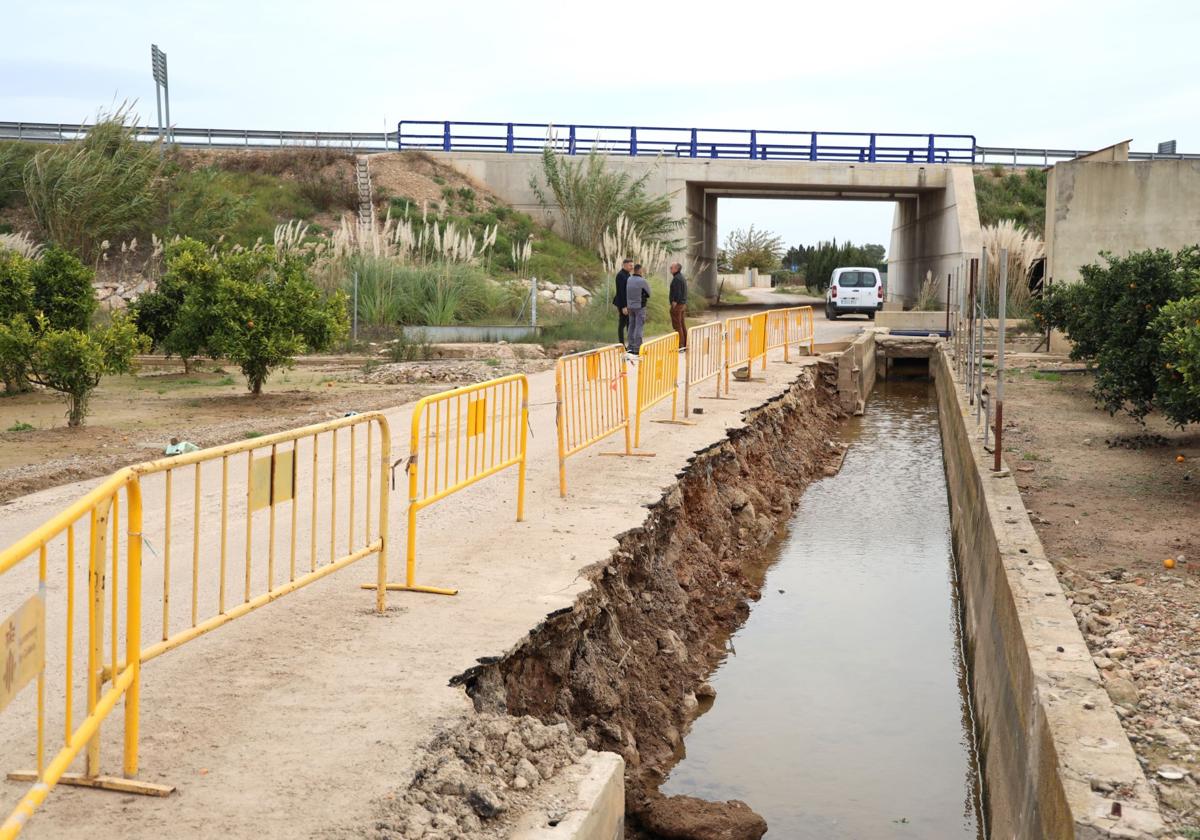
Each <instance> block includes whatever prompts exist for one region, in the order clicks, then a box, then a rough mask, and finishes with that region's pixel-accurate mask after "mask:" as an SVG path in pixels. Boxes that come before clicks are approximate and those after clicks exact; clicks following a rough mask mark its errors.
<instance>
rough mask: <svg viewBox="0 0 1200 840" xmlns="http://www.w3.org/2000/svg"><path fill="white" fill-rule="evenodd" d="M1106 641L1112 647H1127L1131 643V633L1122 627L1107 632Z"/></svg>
mask: <svg viewBox="0 0 1200 840" xmlns="http://www.w3.org/2000/svg"><path fill="white" fill-rule="evenodd" d="M1108 642H1109V644H1110V645H1112V646H1113V647H1123V648H1128V647H1129V646H1130V645H1131V644H1133V634H1132V633H1130V632H1129V631H1128V630H1126V629H1124V628H1122V629H1120V630H1114V631H1113V632H1111V633H1109V634H1108Z"/></svg>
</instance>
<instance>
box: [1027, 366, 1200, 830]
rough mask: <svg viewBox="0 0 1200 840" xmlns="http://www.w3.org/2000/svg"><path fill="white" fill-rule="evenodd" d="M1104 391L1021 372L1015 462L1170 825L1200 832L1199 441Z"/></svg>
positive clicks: (1077, 378)
mask: <svg viewBox="0 0 1200 840" xmlns="http://www.w3.org/2000/svg"><path fill="white" fill-rule="evenodd" d="M1035 377H1036V378H1035ZM1091 384H1092V379H1091V376H1090V375H1087V374H1063V375H1061V376H1055V375H1051V376H1049V377H1047V376H1046V375H1045V374H1035V373H1032V372H1028V371H1027V372H1024V373H1021V372H1017V373H1014V374H1013V375H1012V376H1011V377H1010V379H1009V384H1008V386H1007V392H1006V399H1005V419H1006V421H1008V422H1006V424H1005V435H1006V438H1005V456H1006V459H1007V462H1008V464H1009V466H1010V467H1012V469H1013V472H1014V474H1015V475H1016V477H1017V483H1018V485H1019V486H1020V488H1021V494H1022V497H1023V499H1024V501H1025V505H1026V507H1027V508H1028V510H1029V512H1030V517H1031V519H1032V520H1033V523H1034V527H1035V528H1036V529H1037V531H1038V535H1039V537H1040V538H1041V540H1042V543H1043V545H1044V546H1045V548H1046V553H1047V556H1048V557H1049V558H1050V559H1051V560H1052V562H1053V563H1054V565H1055V568H1056V570H1057V571H1058V575H1059V579H1060V580H1061V581H1062V584H1063V587H1064V589H1065V590H1066V594H1067V597H1068V598H1069V599H1070V600H1071V603H1072V610H1073V612H1074V613H1075V616H1076V619H1077V621H1078V623H1079V626H1080V629H1081V630H1082V631H1083V634H1084V637H1085V638H1086V640H1087V643H1088V646H1089V648H1090V649H1091V652H1092V655H1093V658H1094V661H1095V663H1096V665H1097V667H1098V668H1099V670H1100V674H1101V678H1102V680H1103V681H1104V684H1105V686H1106V688H1107V689H1108V693H1109V695H1110V696H1111V697H1112V700H1113V702H1114V704H1115V705H1116V708H1117V713H1118V715H1119V716H1120V718H1121V720H1122V723H1123V724H1124V726H1125V730H1126V732H1127V733H1128V734H1129V739H1130V741H1131V742H1132V744H1133V747H1134V750H1135V752H1136V753H1137V756H1138V759H1139V761H1140V762H1141V763H1142V766H1143V768H1144V769H1145V771H1146V776H1147V778H1148V779H1149V781H1150V784H1151V787H1152V788H1154V789H1155V791H1156V792H1157V795H1158V799H1159V803H1160V806H1161V808H1162V813H1163V816H1164V818H1165V820H1166V822H1167V824H1168V825H1169V826H1171V827H1172V828H1174V830H1175V831H1177V832H1179V833H1180V835H1181V836H1188V837H1192V836H1200V786H1198V784H1197V783H1198V782H1200V434H1198V433H1197V431H1196V430H1195V429H1194V428H1193V429H1190V430H1183V431H1181V430H1179V429H1175V428H1172V427H1170V426H1169V425H1168V424H1166V423H1165V422H1163V421H1162V420H1161V419H1159V418H1157V417H1151V418H1150V419H1149V421H1148V424H1147V426H1146V427H1145V428H1143V427H1141V426H1139V425H1138V424H1137V423H1135V422H1134V421H1132V420H1130V419H1129V418H1126V417H1123V416H1117V417H1110V416H1109V415H1108V414H1107V413H1106V412H1104V411H1103V410H1100V409H1097V408H1096V407H1095V406H1094V402H1093V400H1092V398H1091V396H1090V394H1089V393H1088V391H1089V389H1090V387H1091ZM1168 559H1170V560H1171V561H1172V562H1173V564H1174V566H1173V568H1167V567H1166V564H1165V563H1164V561H1165V560H1168ZM1092 784H1093V785H1094V786H1096V787H1097V789H1099V790H1104V789H1105V786H1106V785H1108V784H1109V783H1108V781H1107V780H1105V779H1095V780H1093V782H1092ZM1189 832H1190V833H1189Z"/></svg>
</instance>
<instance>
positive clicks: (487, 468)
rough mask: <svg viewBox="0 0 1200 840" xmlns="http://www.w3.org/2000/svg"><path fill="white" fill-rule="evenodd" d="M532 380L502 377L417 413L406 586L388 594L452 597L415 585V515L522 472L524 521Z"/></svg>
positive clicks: (422, 404) (440, 397)
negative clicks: (511, 471)
mask: <svg viewBox="0 0 1200 840" xmlns="http://www.w3.org/2000/svg"><path fill="white" fill-rule="evenodd" d="M528 428H529V380H528V379H526V378H525V374H523V373H517V374H513V375H512V376H502V377H500V378H499V379H491V380H488V381H487V382H480V383H477V384H475V385H468V386H466V387H464V388H456V389H454V390H453V391H444V392H442V393H440V394H433V395H432V396H428V397H424V398H422V399H421V400H419V401H418V402H417V404H416V406H415V407H414V408H413V414H412V438H411V441H410V450H409V453H410V454H409V456H408V467H407V472H408V548H407V552H406V558H405V581H404V583H389V584H387V588H388V589H396V590H404V591H408V592H427V593H431V594H434V595H454V594H457V592H458V590H457V589H443V588H439V587H434V586H421V585H418V584H417V582H416V565H417V511H419V510H421V509H422V508H424V507H428V506H429V505H431V504H433V503H434V502H436V501H439V500H441V499H444V498H446V497H447V496H449V495H451V494H452V493H455V492H457V491H459V490H462V489H463V488H464V487H467V486H469V485H471V484H474V483H475V482H477V481H482V480H483V479H485V478H487V477H488V476H491V475H495V474H496V473H498V472H500V471H501V470H504V469H507V468H508V467H512V466H516V467H518V474H517V521H518V522H520V521H521V520H522V519H524V518H525V449H526V436H527V432H528ZM369 587H370V584H366V585H365V588H369Z"/></svg>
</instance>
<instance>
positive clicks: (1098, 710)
mask: <svg viewBox="0 0 1200 840" xmlns="http://www.w3.org/2000/svg"><path fill="white" fill-rule="evenodd" d="M930 372H931V373H932V374H933V375H934V377H935V379H936V385H937V397H938V410H939V418H940V424H941V434H942V445H943V459H944V463H945V469H946V479H947V484H948V487H949V492H950V501H951V506H950V507H951V523H952V528H953V532H954V550H955V557H956V562H957V564H958V567H959V576H960V582H961V588H962V597H963V604H964V613H965V624H966V634H967V640H968V650H969V655H970V666H971V694H972V704H973V706H974V709H975V715H976V720H977V722H978V726H979V728H980V730H981V740H982V750H983V755H984V777H985V779H986V785H987V793H988V796H987V811H988V819H989V829H990V836H991V837H993V838H1005V839H1006V840H1007V838H1044V840H1067V838H1072V840H1099V838H1125V840H1149V838H1151V837H1156V836H1158V835H1159V833H1160V832H1161V831H1162V829H1163V822H1162V818H1161V816H1160V815H1159V812H1158V805H1157V802H1156V800H1155V798H1154V794H1153V792H1152V791H1151V790H1150V787H1149V784H1148V783H1147V781H1146V778H1145V775H1144V773H1143V772H1142V768H1141V765H1140V764H1139V763H1138V761H1137V757H1136V755H1135V754H1134V752H1133V747H1132V746H1131V745H1130V743H1129V739H1128V737H1127V736H1126V735H1125V731H1124V729H1123V728H1122V727H1121V722H1120V720H1119V719H1118V718H1117V715H1116V711H1115V709H1114V708H1113V706H1112V703H1111V701H1110V700H1109V697H1108V694H1107V693H1106V692H1105V690H1104V687H1103V686H1102V685H1101V682H1100V677H1099V674H1098V673H1097V671H1096V668H1095V665H1094V664H1093V663H1092V658H1091V653H1090V652H1089V650H1088V647H1087V643H1086V642H1085V641H1084V639H1083V635H1082V634H1081V633H1080V631H1079V627H1078V625H1077V624H1076V622H1075V617H1074V616H1073V615H1072V614H1071V610H1070V607H1069V605H1068V604H1067V600H1066V598H1065V597H1064V595H1063V592H1062V588H1061V587H1060V586H1059V583H1058V578H1057V576H1056V575H1055V572H1054V569H1053V567H1052V566H1051V565H1050V562H1049V560H1048V559H1047V558H1046V555H1045V553H1044V551H1043V550H1042V545H1041V542H1040V541H1039V540H1038V537H1037V533H1036V532H1035V531H1034V529H1033V525H1032V524H1031V523H1030V521H1029V516H1028V514H1027V513H1026V511H1025V507H1024V504H1023V503H1022V501H1021V494H1020V491H1019V490H1018V489H1017V485H1016V481H1015V480H1014V479H1013V478H1012V476H1011V475H1010V474H1008V472H1007V470H1004V471H1002V472H1001V473H999V474H997V473H993V472H991V466H992V463H991V462H992V456H991V454H990V453H987V452H985V451H984V450H983V446H982V435H981V431H982V429H981V427H977V426H976V424H975V419H974V417H973V414H972V409H971V407H970V406H969V405H968V404H967V402H966V399H965V398H964V397H963V395H962V388H961V387H959V386H958V384H957V383H956V382H955V380H954V378H953V374H952V365H951V363H950V361H949V356H948V354H947V352H946V349H945V347H944V346H943V347H941V348H939V349H938V351H937V352H935V353H934V355H933V356H932V357H931V359H930ZM1093 779H1099V780H1103V781H1104V782H1107V783H1108V784H1110V785H1112V786H1114V787H1115V788H1117V789H1118V790H1122V789H1123V790H1126V791H1129V793H1128V794H1125V795H1120V797H1119V799H1115V798H1110V797H1114V796H1117V795H1115V794H1103V793H1100V792H1097V791H1093V790H1092V788H1091V782H1092V780H1093ZM1115 801H1119V803H1120V808H1119V810H1118V811H1117V813H1114V808H1113V803H1114V802H1115Z"/></svg>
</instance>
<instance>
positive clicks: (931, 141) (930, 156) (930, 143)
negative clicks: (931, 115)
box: [928, 134, 933, 163]
mask: <svg viewBox="0 0 1200 840" xmlns="http://www.w3.org/2000/svg"><path fill="white" fill-rule="evenodd" d="M928 157H929V162H930V163H933V135H932V134H930V135H929V154H928Z"/></svg>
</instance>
